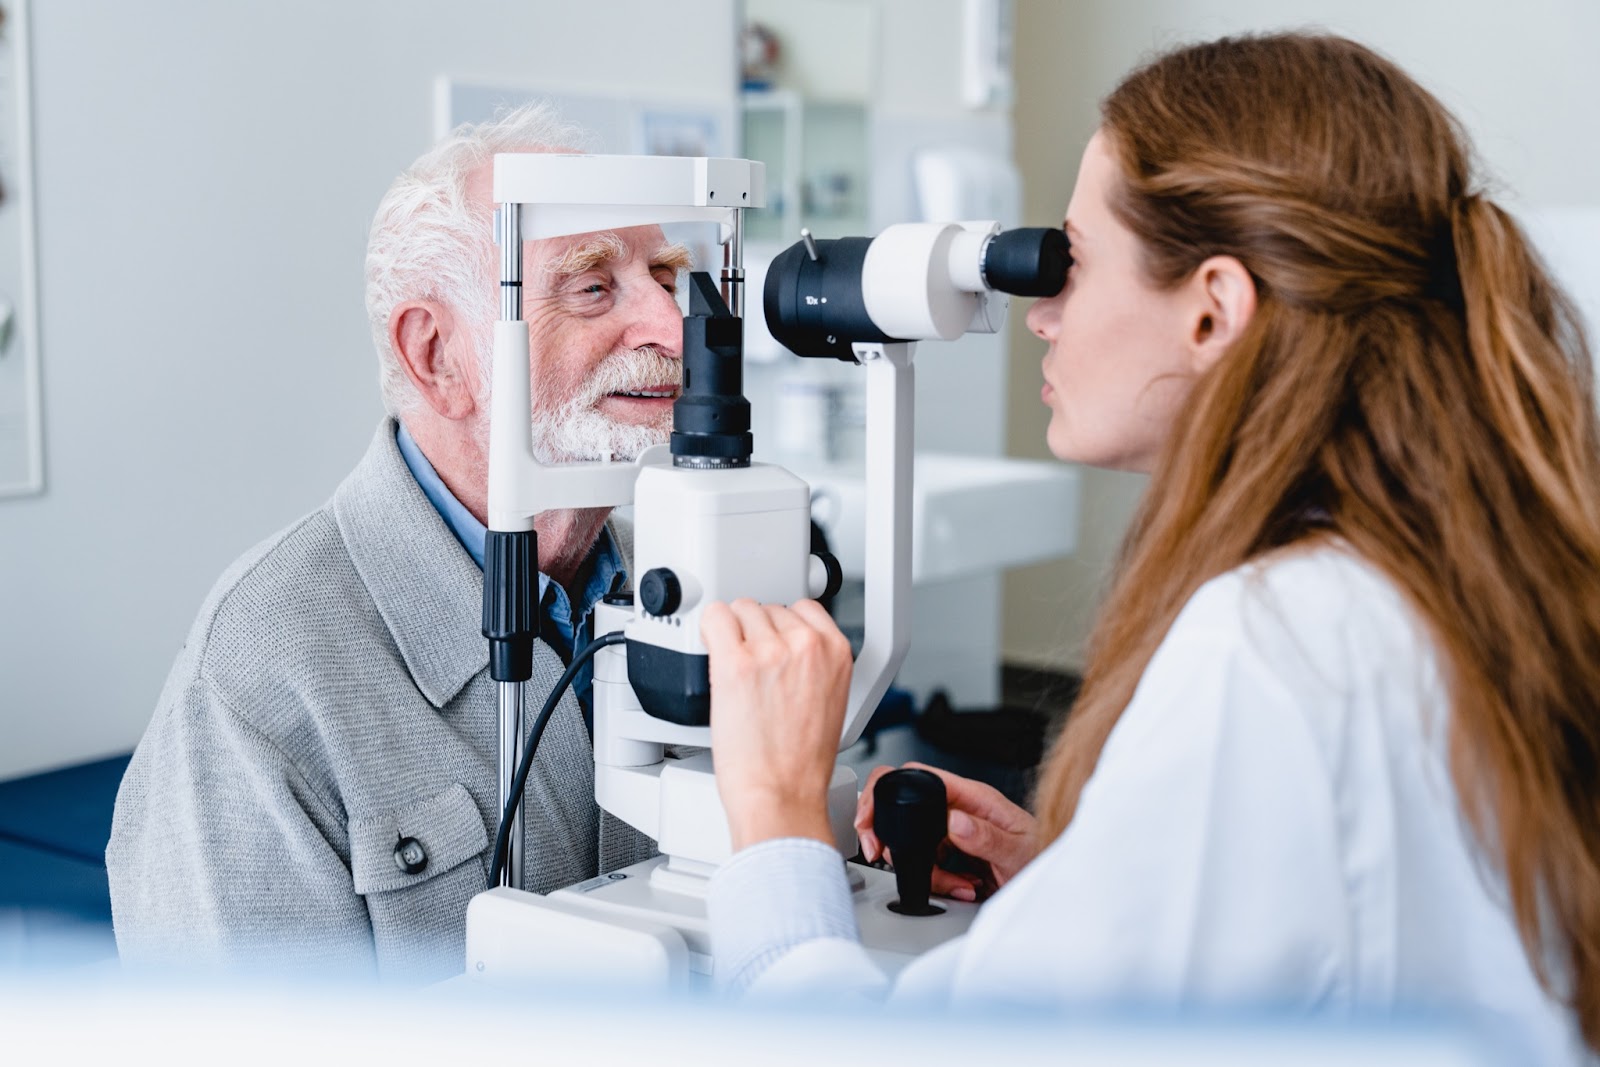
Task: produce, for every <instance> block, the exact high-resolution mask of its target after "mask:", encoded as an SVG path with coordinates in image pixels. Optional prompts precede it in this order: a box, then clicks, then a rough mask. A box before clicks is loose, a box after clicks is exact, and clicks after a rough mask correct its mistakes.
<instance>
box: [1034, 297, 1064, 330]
mask: <svg viewBox="0 0 1600 1067" xmlns="http://www.w3.org/2000/svg"><path fill="white" fill-rule="evenodd" d="M1060 322H1061V294H1060V293H1057V294H1056V295H1055V296H1046V297H1041V298H1040V299H1038V300H1035V301H1034V302H1033V306H1032V307H1031V308H1029V309H1028V316H1027V323H1028V329H1029V331H1030V332H1032V333H1033V335H1034V336H1035V337H1038V338H1039V339H1041V340H1043V341H1054V340H1055V337H1056V327H1057V326H1058V325H1059V324H1060Z"/></svg>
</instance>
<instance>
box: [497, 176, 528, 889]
mask: <svg viewBox="0 0 1600 1067" xmlns="http://www.w3.org/2000/svg"><path fill="white" fill-rule="evenodd" d="M495 226H496V234H495V239H496V242H497V243H498V244H499V245H500V317H501V319H503V320H505V321H507V322H519V321H521V319H522V205H521V204H501V205H500V207H499V209H498V210H497V211H496V212H495ZM498 688H499V691H500V808H499V810H500V811H502V812H504V811H505V810H506V804H507V802H509V801H510V799H511V786H512V780H513V779H514V778H515V777H516V774H517V766H518V764H520V763H521V762H522V751H523V746H524V745H525V744H526V740H525V739H524V737H523V732H522V683H521V682H501V683H499V686H498ZM522 831H523V826H522V805H521V804H518V805H517V812H516V815H515V816H514V817H513V818H512V820H511V830H510V832H509V833H508V834H507V835H506V850H507V852H509V853H510V855H509V856H508V857H507V859H506V864H505V866H504V867H503V868H502V869H501V874H500V884H501V885H504V886H510V887H511V888H512V889H521V888H523V886H524V877H523V875H524V871H523V861H524V855H523V845H524V842H523V835H522Z"/></svg>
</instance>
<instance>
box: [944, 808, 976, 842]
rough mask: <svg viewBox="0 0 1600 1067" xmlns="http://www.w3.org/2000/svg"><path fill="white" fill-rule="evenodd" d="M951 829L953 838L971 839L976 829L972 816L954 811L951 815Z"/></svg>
mask: <svg viewBox="0 0 1600 1067" xmlns="http://www.w3.org/2000/svg"><path fill="white" fill-rule="evenodd" d="M949 829H950V836H951V837H970V836H971V834H972V831H973V830H974V829H975V827H974V825H973V822H972V816H970V815H968V814H967V813H966V812H964V811H952V812H951V813H950V827H949Z"/></svg>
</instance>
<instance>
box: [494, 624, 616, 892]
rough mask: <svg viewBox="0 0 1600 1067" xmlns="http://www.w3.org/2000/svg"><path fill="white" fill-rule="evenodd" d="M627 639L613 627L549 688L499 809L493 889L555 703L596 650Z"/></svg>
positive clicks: (502, 865)
mask: <svg viewBox="0 0 1600 1067" xmlns="http://www.w3.org/2000/svg"><path fill="white" fill-rule="evenodd" d="M624 640H626V639H625V638H624V637H623V636H622V631H621V630H613V631H612V632H611V633H608V634H606V635H604V636H602V637H597V638H595V639H594V640H593V641H590V642H589V643H588V644H587V645H585V646H584V648H583V651H582V652H579V653H578V654H577V655H575V656H573V657H572V662H571V663H569V664H568V665H567V669H566V670H564V671H562V672H561V677H560V679H559V680H557V682H556V684H555V688H554V689H552V690H550V696H549V697H548V698H546V700H545V702H544V707H542V708H540V709H539V717H538V718H537V719H535V720H534V721H533V729H532V730H530V731H528V743H527V744H526V745H525V746H524V748H523V752H522V762H521V763H519V764H518V765H517V774H516V777H515V778H513V779H511V795H510V796H509V797H507V798H506V806H505V809H504V810H503V811H501V812H500V828H499V829H498V830H496V831H495V834H494V863H493V864H492V865H490V868H489V888H490V889H493V888H494V887H495V886H497V885H499V884H500V872H501V871H502V870H504V869H505V865H506V858H507V854H508V845H509V840H508V839H509V838H510V836H511V819H512V816H513V815H515V814H516V811H517V809H518V808H520V807H521V806H522V790H523V788H524V787H525V786H526V785H527V784H528V772H529V771H530V770H532V769H533V755H534V753H535V752H538V751H539V739H540V738H541V737H543V736H544V727H545V724H546V723H548V722H549V721H550V716H551V715H552V714H554V713H555V710H556V704H558V703H559V702H560V701H561V694H562V693H565V692H566V691H567V687H568V686H570V685H572V680H573V679H574V678H576V677H577V676H578V668H580V667H582V666H583V665H584V664H585V663H587V662H588V661H589V660H590V659H591V658H592V657H593V656H594V654H595V653H596V652H599V651H600V650H601V649H602V648H605V647H607V646H609V645H620V644H622V642H623V641H624ZM519 684H520V683H519Z"/></svg>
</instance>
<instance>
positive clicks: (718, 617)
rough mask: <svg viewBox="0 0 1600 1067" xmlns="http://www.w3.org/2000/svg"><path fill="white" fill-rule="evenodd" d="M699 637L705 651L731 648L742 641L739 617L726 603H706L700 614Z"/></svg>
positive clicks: (712, 651)
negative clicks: (704, 646)
mask: <svg viewBox="0 0 1600 1067" xmlns="http://www.w3.org/2000/svg"><path fill="white" fill-rule="evenodd" d="M700 638H701V640H703V641H705V643H706V651H707V652H711V653H716V652H720V651H722V650H723V649H730V650H731V649H732V648H733V647H734V646H735V645H737V644H738V643H739V642H741V641H743V640H744V630H743V628H742V627H741V626H740V625H739V617H738V616H737V615H735V614H734V613H733V609H731V608H729V607H728V605H726V604H723V603H720V602H719V603H715V604H707V605H706V610H705V611H704V612H702V613H701V616H700Z"/></svg>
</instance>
